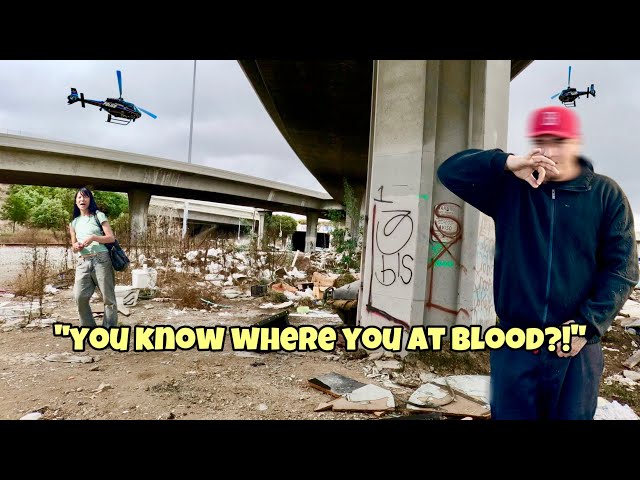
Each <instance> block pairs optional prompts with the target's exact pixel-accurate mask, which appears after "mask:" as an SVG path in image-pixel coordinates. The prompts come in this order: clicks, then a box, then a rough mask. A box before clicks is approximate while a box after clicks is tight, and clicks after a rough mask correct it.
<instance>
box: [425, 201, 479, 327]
mask: <svg viewBox="0 0 640 480" xmlns="http://www.w3.org/2000/svg"><path fill="white" fill-rule="evenodd" d="M461 214H462V208H461V207H460V205H458V204H457V203H452V202H443V203H439V204H437V205H435V206H434V207H433V223H432V225H431V248H430V255H429V262H428V264H427V271H428V270H429V269H432V272H431V277H430V279H429V285H428V288H427V290H428V291H427V301H426V302H425V306H426V307H427V308H435V309H438V310H441V311H443V312H447V313H451V314H452V315H456V316H457V315H458V313H460V312H463V313H465V314H466V315H469V313H468V312H467V311H466V310H465V309H462V308H461V309H460V310H455V308H449V307H447V306H446V305H438V304H437V303H434V302H433V301H432V299H433V280H434V279H433V276H434V275H433V273H434V272H433V269H434V268H435V267H443V268H454V267H455V266H456V265H459V266H460V268H461V269H463V270H465V271H466V268H465V267H464V265H462V264H461V263H460V259H458V258H457V257H456V256H455V255H454V254H453V251H452V247H453V246H454V245H455V244H457V243H458V242H460V241H461V240H462V223H461V222H460V217H461V216H462V215H461Z"/></svg>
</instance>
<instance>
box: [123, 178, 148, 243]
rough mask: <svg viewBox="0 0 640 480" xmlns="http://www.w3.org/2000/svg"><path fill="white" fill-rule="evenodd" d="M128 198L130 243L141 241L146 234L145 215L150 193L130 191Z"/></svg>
mask: <svg viewBox="0 0 640 480" xmlns="http://www.w3.org/2000/svg"><path fill="white" fill-rule="evenodd" d="M127 196H128V197H129V222H130V223H129V225H130V230H131V242H132V243H136V242H137V241H139V240H142V239H143V238H144V236H145V234H146V233H147V214H148V212H149V201H150V200H151V192H149V191H148V190H138V189H132V190H129V192H128V193H127Z"/></svg>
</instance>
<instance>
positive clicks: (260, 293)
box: [251, 285, 267, 297]
mask: <svg viewBox="0 0 640 480" xmlns="http://www.w3.org/2000/svg"><path fill="white" fill-rule="evenodd" d="M266 294H267V286H266V285H251V296H252V297H264V296H265V295H266Z"/></svg>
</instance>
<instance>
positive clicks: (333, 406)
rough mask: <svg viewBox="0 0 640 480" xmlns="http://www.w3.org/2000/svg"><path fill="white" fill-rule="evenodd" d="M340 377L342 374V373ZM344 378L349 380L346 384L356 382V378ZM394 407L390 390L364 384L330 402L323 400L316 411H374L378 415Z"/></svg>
mask: <svg viewBox="0 0 640 480" xmlns="http://www.w3.org/2000/svg"><path fill="white" fill-rule="evenodd" d="M332 375H338V374H332ZM340 377H342V376H341V375H340ZM343 379H346V380H347V381H346V382H344V383H345V384H350V383H351V382H356V381H355V380H352V379H349V378H347V377H342V379H340V380H343ZM349 381H351V382H349ZM358 383H359V382H358ZM312 386H315V385H312ZM316 388H317V387H316ZM350 388H351V386H348V387H345V390H346V389H350ZM327 393H329V394H332V395H335V393H332V392H331V391H329V392H327ZM394 408H395V400H394V398H393V394H392V393H391V392H390V391H389V390H386V389H384V388H381V387H378V386H377V385H373V384H363V386H362V387H358V388H355V389H354V390H352V391H351V392H349V393H345V394H344V395H342V396H338V397H337V398H334V399H333V400H331V401H329V402H322V403H321V404H319V405H318V406H317V407H316V408H315V410H314V411H316V412H323V411H326V410H334V411H342V412H346V411H350V412H372V413H374V414H377V415H378V414H382V413H384V412H386V411H389V410H393V409H394Z"/></svg>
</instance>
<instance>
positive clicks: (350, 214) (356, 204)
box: [345, 185, 367, 238]
mask: <svg viewBox="0 0 640 480" xmlns="http://www.w3.org/2000/svg"><path fill="white" fill-rule="evenodd" d="M350 187H351V191H352V194H353V198H350V199H349V203H350V204H347V205H345V213H346V218H345V228H346V229H347V230H348V232H349V236H350V237H351V238H358V237H359V236H360V226H361V224H362V217H363V216H364V214H363V211H362V206H363V203H364V202H363V199H364V198H365V195H366V189H367V186H366V185H351V186H350Z"/></svg>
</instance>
